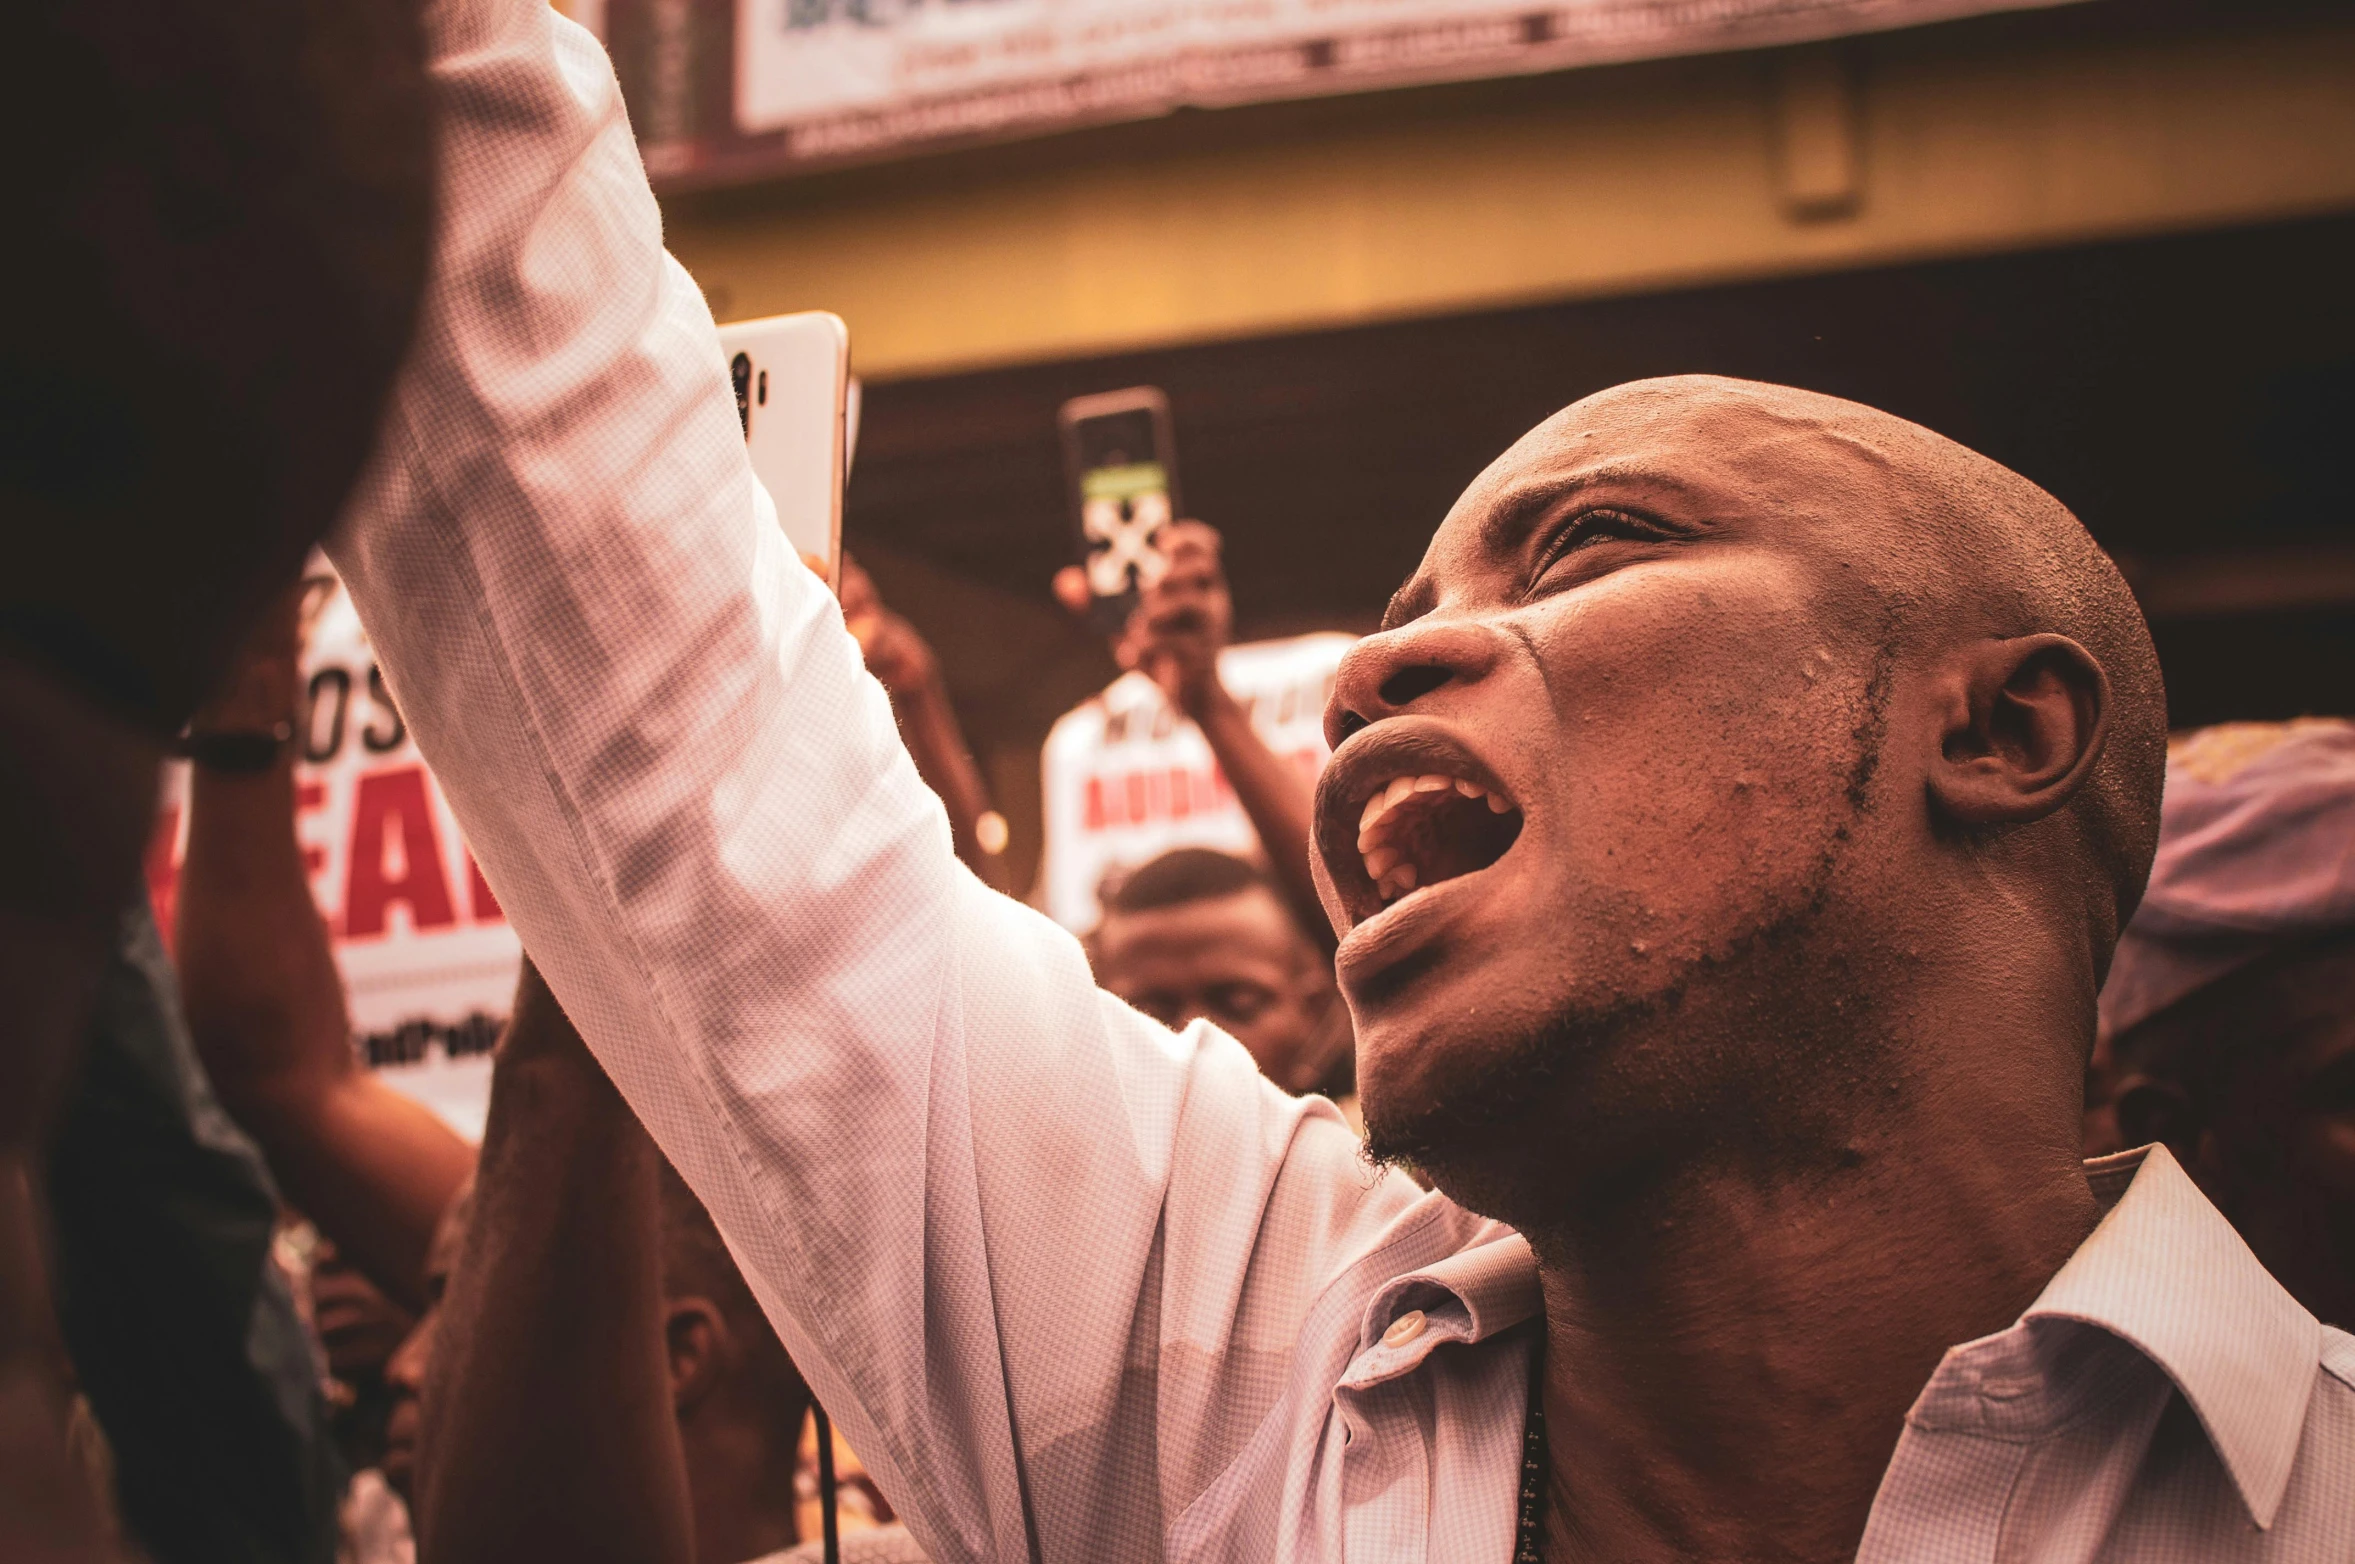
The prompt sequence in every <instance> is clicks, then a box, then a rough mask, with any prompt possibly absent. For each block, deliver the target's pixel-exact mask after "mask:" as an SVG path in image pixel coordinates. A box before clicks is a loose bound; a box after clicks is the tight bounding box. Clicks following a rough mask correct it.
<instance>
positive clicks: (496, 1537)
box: [397, 963, 920, 1564]
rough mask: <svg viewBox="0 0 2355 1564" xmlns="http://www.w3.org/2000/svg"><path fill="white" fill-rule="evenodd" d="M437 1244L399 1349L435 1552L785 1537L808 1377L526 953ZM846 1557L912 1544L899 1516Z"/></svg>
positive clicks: (724, 1553)
mask: <svg viewBox="0 0 2355 1564" xmlns="http://www.w3.org/2000/svg"><path fill="white" fill-rule="evenodd" d="M437 1253H438V1254H440V1255H441V1256H442V1257H443V1263H444V1264H445V1265H446V1266H447V1267H448V1282H447V1286H446V1289H445V1290H443V1291H442V1292H441V1294H440V1296H439V1298H438V1300H437V1302H436V1305H435V1308H434V1311H433V1313H432V1315H431V1316H430V1318H429V1319H428V1321H427V1322H426V1323H425V1325H424V1326H422V1327H421V1328H420V1330H419V1331H418V1333H417V1334H416V1336H415V1337H413V1338H412V1341H411V1343H410V1344H409V1345H408V1346H407V1347H404V1349H403V1351H402V1353H401V1357H400V1362H399V1367H398V1372H397V1377H398V1378H399V1380H400V1381H401V1383H402V1385H403V1386H404V1387H411V1386H414V1385H416V1384H417V1383H418V1382H419V1381H420V1380H422V1382H423V1385H424V1400H423V1417H422V1419H421V1422H422V1428H421V1430H420V1431H419V1432H418V1434H417V1438H416V1443H415V1446H414V1451H413V1454H414V1457H415V1476H414V1479H413V1485H412V1492H413V1493H414V1494H415V1496H416V1499H415V1503H416V1507H417V1531H418V1538H419V1542H420V1545H421V1550H422V1556H424V1557H426V1558H429V1559H431V1560H433V1561H435V1564H466V1561H468V1560H498V1561H504V1560H509V1559H514V1558H563V1559H566V1560H568V1561H571V1560H596V1559H612V1560H616V1561H629V1564H639V1561H657V1560H675V1561H679V1564H687V1561H693V1564H742V1561H744V1560H747V1559H753V1558H759V1557H763V1556H766V1555H769V1554H772V1553H776V1552H779V1551H782V1550H786V1549H790V1548H793V1547H794V1546H795V1544H796V1542H797V1541H798V1526H797V1517H796V1495H795V1485H794V1468H795V1456H796V1450H797V1447H798V1444H799V1440H800V1433H801V1428H802V1424H803V1421H804V1419H805V1418H806V1417H807V1415H808V1413H809V1411H810V1405H811V1400H810V1392H809V1387H808V1385H807V1384H806V1383H805V1382H804V1381H803V1379H802V1377H801V1374H800V1372H799V1371H798V1370H797V1369H796V1368H795V1367H794V1365H793V1360H792V1359H791V1358H790V1357H788V1356H787V1355H786V1352H785V1349H784V1347H783V1346H782V1345H781V1344H780V1343H779V1342H778V1340H777V1335H776V1332H775V1330H773V1329H772V1328H771V1327H770V1325H769V1323H768V1321H767V1319H766V1318H765V1317H764V1316H763V1315H762V1313H761V1310H760V1306H759V1304H758V1303H757V1302H756V1301H755V1300H754V1299H753V1296H752V1292H751V1289H750V1288H749V1287H747V1286H746V1284H745V1282H744V1279H743V1277H742V1276H741V1275H740V1274H739V1273H738V1272H737V1270H736V1266H735V1262H734V1261H733V1260H732V1259H730V1258H729V1255H728V1252H727V1248H726V1246H725V1245H724V1244H723V1243H722V1242H721V1241H720V1237H719V1234H718V1232H717V1231H716V1230H715V1229H714V1228H713V1227H712V1225H711V1220H710V1218H709V1217H708V1216H706V1215H705V1214H704V1211H703V1208H702V1206H701V1205H700V1204H698V1203H697V1201H696V1200H695V1197H694V1196H693V1195H692V1194H690V1193H689V1192H688V1190H687V1187H686V1185H685V1184H684V1183H682V1182H681V1181H680V1180H679V1178H678V1175H677V1174H675V1173H673V1172H671V1170H670V1169H669V1167H668V1166H667V1165H666V1164H665V1163H664V1162H663V1160H662V1156H661V1154H660V1153H659V1152H658V1151H656V1150H655V1147H654V1142H653V1141H652V1140H651V1139H650V1138H648V1136H647V1134H646V1132H645V1130H644V1129H643V1128H642V1127H640V1125H639V1123H638V1121H637V1119H636V1117H635V1116H634V1115H632V1113H631V1112H630V1110H629V1108H628V1106H627V1105H626V1104H625V1103H624V1102H623V1101H622V1099H621V1095H620V1093H618V1092H617V1091H615V1090H614V1088H613V1086H612V1083H611V1082H610V1081H608V1080H607V1078H606V1075H605V1072H604V1071H603V1070H602V1069H601V1068H600V1067H599V1066H598V1064H597V1061H596V1060H595V1059H594V1058H593V1057H592V1056H591V1055H590V1053H589V1051H588V1047H587V1045H586V1044H584V1043H583V1042H582V1041H581V1038H580V1034H579V1033H578V1032H577V1031H575V1030H574V1029H573V1026H572V1023H571V1022H570V1021H569V1020H567V1019H566V1017H565V1015H564V1012H563V1011H562V1010H561V1009H560V1008H559V1007H558V1006H557V1003H556V1001H555V998H554V996H552V995H551V994H550V993H549V992H548V989H547V986H546V984H544V983H543V982H542V981H541V980H540V976H539V974H538V972H537V971H535V970H533V969H532V968H531V966H530V965H529V964H528V963H527V964H526V966H525V968H524V972H523V977H522V981H521V982H520V984H519V985H518V987H517V991H516V1001H515V1015H514V1020H513V1022H512V1023H511V1025H510V1026H509V1028H508V1031H507V1036H506V1038H505V1040H504V1041H503V1042H502V1043H501V1045H500V1048H499V1052H498V1056H497V1059H496V1062H495V1063H494V1065H493V1071H492V1086H491V1109H490V1119H489V1123H488V1125H487V1127H486V1132H485V1135H484V1139H483V1154H482V1170H481V1173H480V1175H479V1177H478V1179H477V1180H476V1183H475V1187H474V1192H473V1195H472V1197H471V1199H470V1200H469V1201H468V1202H467V1203H466V1205H465V1206H464V1207H463V1208H461V1210H460V1212H459V1213H458V1214H457V1216H456V1218H455V1220H454V1221H453V1223H452V1224H451V1227H450V1229H448V1230H446V1231H445V1233H444V1236H443V1238H442V1239H441V1240H440V1242H439V1243H438V1245H437ZM453 1261H454V1263H451V1262H453ZM410 1426H411V1425H410V1424H408V1423H406V1422H403V1423H402V1424H401V1425H400V1427H399V1428H398V1429H397V1432H398V1433H399V1434H400V1435H401V1436H402V1437H403V1438H406V1437H407V1434H408V1432H409V1428H410ZM410 1453H412V1452H410V1451H406V1450H404V1452H403V1454H404V1455H408V1454H410ZM793 1556H794V1557H795V1558H798V1557H799V1556H800V1555H799V1554H798V1553H797V1554H795V1555H793ZM844 1556H845V1557H846V1558H849V1559H852V1560H854V1561H869V1564H897V1561H903V1560H909V1559H915V1558H919V1557H920V1555H918V1554H916V1553H915V1551H914V1547H913V1544H912V1543H910V1542H909V1541H908V1539H907V1534H906V1532H905V1531H904V1530H902V1529H900V1528H898V1527H896V1526H893V1527H886V1528H881V1529H879V1530H870V1531H862V1532H856V1533H852V1534H851V1539H850V1541H848V1542H847V1543H846V1546H845V1549H844Z"/></svg>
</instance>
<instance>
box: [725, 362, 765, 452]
mask: <svg viewBox="0 0 2355 1564" xmlns="http://www.w3.org/2000/svg"><path fill="white" fill-rule="evenodd" d="M728 378H729V379H730V380H731V381H733V382H735V385H736V422H737V423H739V424H741V425H743V426H744V438H746V439H747V440H749V439H751V438H752V355H751V354H749V353H739V354H737V355H736V356H735V357H734V358H732V359H730V360H729V361H728ZM761 378H763V379H764V380H765V379H767V378H768V377H767V376H765V375H764V376H762V377H761Z"/></svg>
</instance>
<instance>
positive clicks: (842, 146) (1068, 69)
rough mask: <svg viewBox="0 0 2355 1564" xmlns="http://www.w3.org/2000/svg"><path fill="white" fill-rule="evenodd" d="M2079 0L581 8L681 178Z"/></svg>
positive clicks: (808, 1)
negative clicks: (604, 42) (1185, 110)
mask: <svg viewBox="0 0 2355 1564" xmlns="http://www.w3.org/2000/svg"><path fill="white" fill-rule="evenodd" d="M2063 3H2067V0H1551V3H1545V0H569V8H570V9H572V10H574V11H575V12H576V13H580V14H583V15H586V16H589V17H590V18H591V19H592V20H594V21H595V22H596V23H598V24H599V25H600V26H601V29H602V31H603V33H604V36H605V37H606V39H607V42H608V44H609V46H610V47H611V49H612V51H613V55H614V60H615V64H616V66H617V68H618V69H619V70H620V73H621V79H622V85H623V89H624V91H625V93H627V94H628V95H629V98H630V107H631V120H632V122H633V124H635V125H636V126H637V128H638V134H639V139H640V144H641V146H642V147H643V149H644V151H645V154H646V161H647V167H648V169H649V170H650V171H651V172H653V173H654V175H655V176H656V178H657V179H658V180H660V181H662V182H663V183H665V184H666V185H669V186H672V187H680V186H688V185H696V184H712V183H720V182H725V181H727V180H730V179H738V178H750V177H757V176H759V175H762V174H773V173H776V172H779V171H782V170H786V169H792V168H796V167H812V166H817V165H822V164H828V163H840V162H848V161H856V160H860V159H866V158H874V157H882V156H889V155H893V154H895V153H899V152H904V151H911V150H916V149H920V148H924V147H932V146H941V145H947V144H952V143H957V142H964V141H974V140H984V139H990V138H996V137H1005V136H1015V135H1029V134H1038V133H1042V132H1046V131H1052V130H1058V129H1064V128H1067V127H1070V126H1074V125H1083V124H1088V123H1094V122H1103V121H1110V120H1120V119H1137V118H1143V117H1147V116H1151V115H1156V114H1162V113H1167V112H1168V111H1170V110H1172V109H1175V108H1180V107H1187V106H1195V107H1221V106H1226V105H1232V104H1240V103H1249V102H1258V101H1265V100H1269V99H1277V98H1301V97H1314V96H1318V95H1322V94H1327V93H1338V92H1360V91H1366V90H1370V89H1373V88H1380V87H1394V86H1404V85H1411V84H1417V83H1426V82H1437V81H1454V80H1463V79H1468V78H1473V77H1481V76H1507V75H1516V74H1524V73H1529V72H1536V71H1551V70H1561V69H1565V68H1567V67H1571V66H1579V65H1596V64H1606V63H1611V62H1617V61H1626V60H1638V59H1651V58H1658V57H1664V56H1668V55H1679V54H1707V53H1715V52H1719V51H1725V50H1734V49H1753V48H1761V47H1767V46H1771V45H1779V44H1791V43H1801V42H1806V41H1809V40H1814V39H1822V38H1832V37H1838V36H1842V35H1845V34H1850V33H1862V32H1875V31H1881V30H1885V29H1889V28H1897V27H1908V26H1912V25H1915V24H1917V23H1924V22H1935V21H1943V20H1946V19H1949V18H1952V17H1958V16H1968V15H1975V14H1979V13H1982V12H1990V11H2006V10H2020V9H2027V8H2031V7H2036V6H2042V5H2053V4H2063Z"/></svg>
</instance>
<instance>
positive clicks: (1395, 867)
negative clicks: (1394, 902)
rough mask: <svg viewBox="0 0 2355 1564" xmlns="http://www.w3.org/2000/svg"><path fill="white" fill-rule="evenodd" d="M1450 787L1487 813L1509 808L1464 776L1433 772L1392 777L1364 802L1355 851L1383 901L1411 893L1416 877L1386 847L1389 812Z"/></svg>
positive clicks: (1399, 856) (1400, 856) (1496, 795)
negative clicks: (1481, 805) (1480, 803)
mask: <svg viewBox="0 0 2355 1564" xmlns="http://www.w3.org/2000/svg"><path fill="white" fill-rule="evenodd" d="M1451 788H1452V789H1454V790H1455V791H1456V792H1458V793H1461V794H1463V795H1464V797H1466V798H1477V799H1482V800H1484V801H1486V803H1487V805H1488V809H1489V813H1491V814H1499V815H1501V814H1503V813H1504V812H1505V811H1506V810H1508V809H1510V808H1512V807H1513V806H1512V804H1511V802H1510V801H1508V800H1507V799H1506V798H1505V797H1504V795H1502V794H1501V793H1492V792H1490V791H1489V790H1488V789H1487V788H1485V787H1482V786H1481V785H1480V784H1479V783H1477V782H1474V781H1472V780H1471V779H1469V778H1468V777H1449V776H1441V775H1440V774H1439V773H1437V772H1430V773H1426V774H1425V775H1423V776H1414V777H1393V778H1392V779H1391V780H1390V781H1389V783H1387V784H1386V785H1385V786H1382V787H1379V788H1376V789H1375V790H1374V796H1373V797H1371V798H1369V799H1367V800H1366V809H1365V813H1364V814H1363V815H1361V816H1360V817H1359V818H1358V822H1357V850H1358V854H1359V856H1360V857H1362V858H1363V859H1364V860H1365V865H1366V877H1367V878H1368V879H1371V880H1372V881H1373V882H1374V888H1375V890H1377V891H1379V892H1380V893H1381V895H1382V899H1383V900H1384V901H1389V900H1391V899H1392V898H1394V897H1398V896H1403V895H1405V894H1406V893H1407V892H1408V891H1411V890H1413V889H1414V888H1415V880H1416V877H1417V876H1416V870H1415V866H1414V865H1413V864H1412V863H1410V862H1408V861H1407V858H1406V855H1405V854H1404V853H1403V852H1401V851H1399V850H1398V849H1397V848H1394V847H1392V846H1391V845H1390V839H1389V825H1390V816H1391V813H1392V812H1393V811H1394V810H1396V809H1397V808H1398V806H1399V805H1401V804H1403V803H1404V802H1406V800H1408V799H1409V798H1412V797H1413V796H1414V795H1415V794H1417V793H1444V792H1447V791H1448V790H1449V789H1451Z"/></svg>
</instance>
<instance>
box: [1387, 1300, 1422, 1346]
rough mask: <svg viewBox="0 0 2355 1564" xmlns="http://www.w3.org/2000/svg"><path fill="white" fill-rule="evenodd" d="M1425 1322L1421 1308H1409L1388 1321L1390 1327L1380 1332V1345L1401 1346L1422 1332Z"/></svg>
mask: <svg viewBox="0 0 2355 1564" xmlns="http://www.w3.org/2000/svg"><path fill="white" fill-rule="evenodd" d="M1426 1323H1427V1321H1426V1320H1425V1318H1424V1315H1423V1311H1422V1310H1420V1309H1409V1310H1407V1311H1406V1313H1404V1314H1402V1315H1400V1316H1399V1317H1398V1318H1397V1319H1395V1320H1392V1321H1391V1322H1390V1328H1389V1329H1388V1330H1386V1331H1384V1332H1383V1333H1382V1345H1383V1346H1385V1347H1403V1346H1405V1345H1406V1344H1407V1343H1408V1342H1410V1341H1412V1340H1414V1339H1415V1338H1416V1337H1417V1336H1420V1335H1422V1334H1423V1326H1424V1325H1425V1324H1426Z"/></svg>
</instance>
